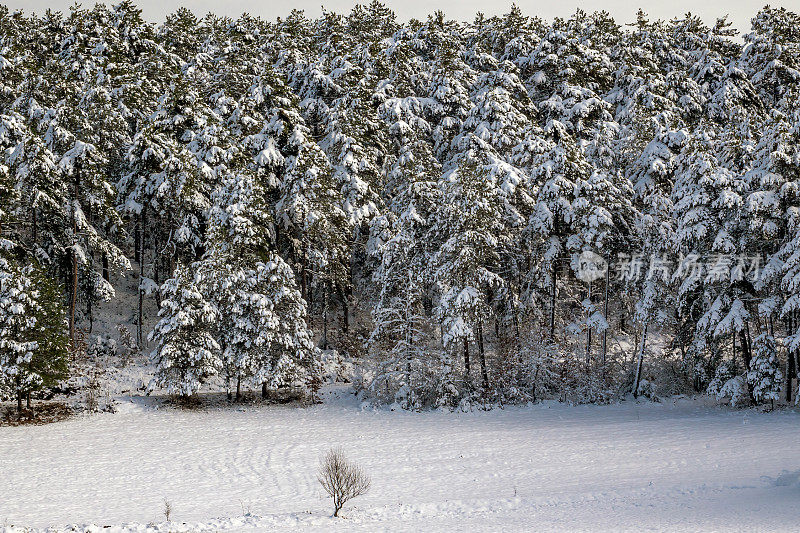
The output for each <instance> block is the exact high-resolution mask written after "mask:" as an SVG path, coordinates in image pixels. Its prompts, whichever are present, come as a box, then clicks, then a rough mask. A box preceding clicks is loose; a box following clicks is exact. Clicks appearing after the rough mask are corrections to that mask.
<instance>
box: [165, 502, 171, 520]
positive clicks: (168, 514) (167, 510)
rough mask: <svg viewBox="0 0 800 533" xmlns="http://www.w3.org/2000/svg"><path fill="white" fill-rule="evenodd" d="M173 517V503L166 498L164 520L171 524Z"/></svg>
mask: <svg viewBox="0 0 800 533" xmlns="http://www.w3.org/2000/svg"><path fill="white" fill-rule="evenodd" d="M171 517H172V502H171V501H169V500H168V499H166V498H164V518H166V519H167V522H171V521H172V520H171Z"/></svg>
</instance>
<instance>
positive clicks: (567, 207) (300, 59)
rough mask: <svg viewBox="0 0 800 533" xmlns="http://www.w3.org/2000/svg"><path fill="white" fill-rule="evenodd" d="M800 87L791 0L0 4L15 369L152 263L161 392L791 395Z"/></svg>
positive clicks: (8, 323)
mask: <svg viewBox="0 0 800 533" xmlns="http://www.w3.org/2000/svg"><path fill="white" fill-rule="evenodd" d="M798 97H800V17H798V15H797V14H795V13H792V12H789V11H787V10H785V9H772V8H764V9H763V10H761V11H760V12H758V13H757V14H756V15H755V17H754V18H753V19H752V29H751V31H750V32H749V33H747V34H746V35H745V36H744V38H743V39H742V38H740V37H738V36H737V35H736V33H735V32H734V31H733V30H732V29H731V28H730V25H729V24H728V23H727V22H726V21H725V20H724V19H721V20H719V21H717V22H716V24H714V25H713V26H707V25H706V24H704V23H703V22H702V21H701V20H700V19H699V18H697V17H695V16H692V15H686V16H684V17H681V18H676V19H673V20H670V21H661V20H657V21H651V20H649V19H648V17H647V16H646V15H645V14H644V13H642V12H639V13H638V14H637V16H636V19H635V21H634V22H633V23H632V24H628V25H625V26H623V25H620V24H619V23H617V22H615V21H614V20H613V19H612V18H611V17H610V16H609V15H608V14H607V13H603V12H600V13H593V14H587V13H584V12H581V11H578V12H576V13H575V15H573V16H572V17H570V18H568V19H556V20H554V21H553V22H546V21H543V20H541V19H539V18H532V17H528V16H526V15H525V14H523V13H522V12H521V11H520V10H519V9H518V8H516V7H514V8H512V10H511V12H510V13H508V14H507V15H504V16H502V17H486V16H484V15H481V14H478V15H477V16H476V18H475V20H474V21H473V22H470V23H467V22H456V21H452V20H449V19H447V18H446V17H445V15H444V14H443V13H441V12H436V13H434V14H432V15H431V16H430V17H428V19H427V20H425V21H418V20H411V21H409V22H406V23H402V22H399V21H398V20H397V18H396V16H395V14H394V13H393V12H391V11H390V10H389V9H388V8H386V7H385V6H383V5H382V4H380V3H378V2H373V3H370V4H368V5H360V6H357V7H356V8H354V9H353V11H352V12H351V13H349V14H347V15H340V14H336V13H332V12H328V11H325V12H324V13H323V15H322V16H321V17H319V18H317V19H308V18H306V17H305V15H304V14H303V13H302V12H299V11H293V12H292V13H291V15H290V16H288V17H287V18H285V19H277V20H276V21H266V20H262V19H259V18H254V17H251V16H248V15H243V16H242V17H240V18H238V19H236V20H233V19H229V18H224V17H218V16H215V15H213V14H212V15H207V16H205V17H203V18H199V17H197V16H196V15H194V14H193V13H191V12H190V11H189V10H186V9H180V10H178V11H176V12H175V13H174V14H172V15H170V16H168V17H167V19H166V20H165V21H164V22H163V23H161V24H159V25H153V24H149V23H147V22H145V21H144V20H143V19H142V16H141V11H140V10H139V9H138V8H137V7H136V6H135V4H133V3H132V2H130V1H128V0H125V1H123V2H122V3H120V4H117V5H115V6H111V7H107V6H104V5H98V6H96V7H94V8H92V9H84V8H81V7H74V8H73V9H71V10H70V12H69V13H67V14H61V13H55V12H51V11H48V12H46V13H44V14H31V15H30V16H26V15H24V14H22V13H19V12H15V13H12V12H9V11H8V9H6V8H3V7H0V155H2V159H0V180H2V195H1V198H0V209H1V214H2V221H1V222H0V224H1V225H0V232H2V235H1V236H2V239H3V259H2V262H0V271H1V272H0V274H2V276H0V293H2V295H0V311H1V312H0V376H2V382H3V384H4V386H5V387H6V390H7V393H9V394H13V395H16V396H17V397H18V398H20V401H21V398H22V397H23V396H25V395H29V393H30V392H31V391H35V390H37V389H39V388H42V387H45V386H49V385H48V384H50V383H52V381H53V380H54V379H57V378H59V376H62V377H63V373H64V361H66V359H67V347H69V346H71V347H72V350H73V351H75V350H77V349H78V342H77V338H78V337H79V336H80V335H79V331H82V330H85V329H90V328H91V324H92V320H93V318H92V317H93V309H94V308H95V307H96V305H97V303H98V302H99V301H103V300H105V301H107V300H110V299H112V298H115V288H114V285H115V280H118V279H119V275H120V274H122V273H125V272H129V271H131V270H132V271H133V272H132V274H131V273H129V274H128V275H134V276H136V277H137V278H138V280H139V295H138V303H137V308H136V309H132V310H131V315H132V318H133V320H132V323H133V324H135V325H136V335H135V336H136V338H137V341H138V344H139V345H140V346H143V345H144V344H145V341H146V338H147V337H148V331H147V329H148V328H145V323H146V322H147V317H146V316H144V314H145V311H144V303H145V302H146V300H147V299H149V298H154V299H156V300H157V301H158V302H159V303H160V306H161V312H160V317H159V321H158V323H157V324H156V326H155V328H154V329H153V330H152V332H150V333H149V337H150V341H151V342H152V346H153V347H154V351H153V359H154V363H155V364H156V365H157V369H156V375H155V379H154V382H153V386H161V387H164V388H166V389H167V390H168V391H170V392H172V393H176V394H180V395H184V396H190V395H192V394H194V393H195V392H196V391H197V390H198V389H199V388H200V386H201V384H202V383H204V382H205V381H206V380H207V379H208V378H210V377H211V376H213V375H221V376H222V377H223V378H225V379H226V380H227V382H228V383H229V387H234V386H235V387H236V391H237V395H239V394H240V393H241V388H242V387H250V386H256V387H261V388H262V391H263V392H264V393H265V394H266V392H267V390H268V389H272V388H278V387H286V386H291V387H297V388H300V389H308V388H311V389H313V388H314V387H315V386H316V384H318V383H319V380H320V379H321V377H320V374H321V365H322V362H321V358H322V353H323V352H324V351H326V350H327V351H330V350H334V349H335V350H337V351H338V352H339V353H345V354H347V355H349V356H350V357H351V358H352V359H353V360H354V361H355V362H356V365H357V366H358V369H359V373H358V375H359V377H358V380H357V383H356V386H357V388H358V389H359V390H360V391H361V392H362V393H363V394H365V395H368V396H370V397H373V398H375V399H377V400H379V401H385V402H389V403H397V404H398V405H400V406H401V407H403V408H406V409H418V408H424V407H431V406H456V405H458V404H459V403H470V402H473V403H474V402H480V403H484V404H486V403H489V404H496V403H506V402H524V401H536V400H538V399H541V398H560V399H563V400H571V401H607V400H609V399H612V398H615V397H619V396H620V395H624V394H627V393H633V394H634V395H638V394H648V395H654V394H661V393H675V392H686V391H691V390H694V391H696V392H704V391H710V392H712V393H715V394H718V395H720V396H728V397H731V399H732V400H733V401H734V402H748V401H750V402H770V401H774V400H777V399H779V396H783V397H784V398H785V399H786V400H791V399H792V397H793V393H794V391H793V390H792V378H793V377H795V376H796V375H797V372H798V367H800V365H798V360H797V359H798V349H799V348H800V315H798V310H799V309H800V231H798V223H800V181H798V180H799V179H800V148H798V145H799V144H800V143H798V141H800V111H798V108H797V106H796V102H797V101H798ZM36 279H40V280H42V279H48V280H50V281H48V283H46V284H45V283H43V282H42V283H38V282H36V281H35V280H36ZM52 280H55V282H53V281H52ZM37 309H38V310H39V311H37V312H33V311H34V310H37ZM47 310H49V311H47ZM37 313H38V314H37ZM43 314H44V315H47V316H46V317H45V316H40V315H43ZM62 322H63V327H59V324H61V323H62ZM45 323H47V324H50V325H49V326H47V330H48V331H50V332H52V335H50V337H49V340H47V341H45V340H43V339H40V338H39V337H37V335H38V336H41V334H42V331H43V327H44V326H43V325H44V324H45ZM312 330H313V332H316V333H313V332H312ZM328 353H329V354H330V353H331V352H328ZM234 384H235V385H234Z"/></svg>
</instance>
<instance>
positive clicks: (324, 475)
mask: <svg viewBox="0 0 800 533" xmlns="http://www.w3.org/2000/svg"><path fill="white" fill-rule="evenodd" d="M317 479H318V480H319V482H320V484H321V485H322V488H323V489H325V492H327V493H328V496H330V497H331V498H333V509H334V511H333V516H339V511H340V510H341V509H342V507H343V506H344V504H345V503H347V502H348V501H349V500H352V499H353V498H355V497H357V496H362V495H364V494H366V493H367V491H368V490H369V486H370V479H369V476H368V475H367V474H366V473H365V472H364V471H363V470H362V469H361V467H360V466H358V465H356V464H353V463H351V462H350V461H348V460H347V458H346V457H345V456H344V452H343V451H342V449H341V448H332V449H331V450H330V451H329V452H328V453H327V454H325V455H324V456H323V457H322V458H321V459H320V462H319V473H318V475H317Z"/></svg>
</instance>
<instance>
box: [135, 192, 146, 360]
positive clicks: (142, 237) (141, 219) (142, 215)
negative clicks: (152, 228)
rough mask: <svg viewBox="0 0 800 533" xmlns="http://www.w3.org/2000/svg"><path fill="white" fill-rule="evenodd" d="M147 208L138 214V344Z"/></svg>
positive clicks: (138, 338) (141, 338) (140, 331)
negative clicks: (139, 227) (140, 229)
mask: <svg viewBox="0 0 800 533" xmlns="http://www.w3.org/2000/svg"><path fill="white" fill-rule="evenodd" d="M146 209H147V208H145V207H143V208H142V212H141V213H140V214H139V225H140V226H141V228H142V231H141V234H140V236H139V238H140V244H139V248H140V252H139V309H138V313H137V315H136V316H137V319H136V342H137V344H138V345H139V346H141V345H142V340H143V334H142V333H143V332H142V330H143V326H142V321H143V316H144V290H143V289H142V279H143V278H144V243H145V236H146V229H145V228H146V224H147V211H146Z"/></svg>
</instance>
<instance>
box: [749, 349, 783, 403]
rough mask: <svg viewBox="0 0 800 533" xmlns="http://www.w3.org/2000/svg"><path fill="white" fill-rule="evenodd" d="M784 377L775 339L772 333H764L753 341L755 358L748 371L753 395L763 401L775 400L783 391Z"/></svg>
mask: <svg viewBox="0 0 800 533" xmlns="http://www.w3.org/2000/svg"><path fill="white" fill-rule="evenodd" d="M782 379H783V374H781V370H780V361H779V360H778V350H777V349H776V347H775V339H773V338H772V336H771V335H768V334H766V333H762V334H761V335H759V336H758V337H756V338H755V340H754V341H753V360H752V361H751V362H750V369H749V370H748V372H747V381H748V382H750V386H751V387H752V391H753V397H754V398H755V399H756V400H757V401H761V402H763V401H765V400H770V401H771V402H775V400H777V399H778V395H779V394H780V391H781V380H782Z"/></svg>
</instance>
